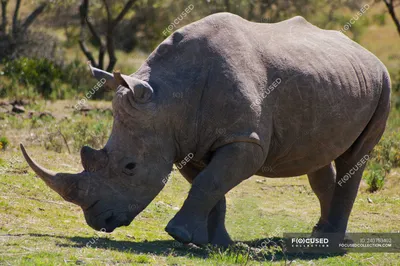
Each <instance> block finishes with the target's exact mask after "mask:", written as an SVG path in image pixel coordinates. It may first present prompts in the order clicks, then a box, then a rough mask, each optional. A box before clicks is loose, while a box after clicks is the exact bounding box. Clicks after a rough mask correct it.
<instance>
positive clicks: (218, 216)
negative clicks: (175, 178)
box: [179, 162, 233, 246]
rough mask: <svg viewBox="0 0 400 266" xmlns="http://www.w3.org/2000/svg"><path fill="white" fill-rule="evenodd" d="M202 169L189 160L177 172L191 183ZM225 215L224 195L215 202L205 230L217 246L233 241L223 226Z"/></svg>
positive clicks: (212, 242)
mask: <svg viewBox="0 0 400 266" xmlns="http://www.w3.org/2000/svg"><path fill="white" fill-rule="evenodd" d="M203 169H204V168H199V167H196V166H194V165H193V164H192V163H190V162H189V163H187V164H186V165H185V166H183V167H181V168H180V169H179V172H180V173H181V174H182V175H183V177H184V178H185V179H186V180H187V181H188V182H189V183H190V184H192V183H193V181H194V179H195V178H196V176H198V175H199V174H200V172H201V171H202V170H203ZM225 215H226V200H225V196H224V197H223V198H222V199H221V200H219V201H218V202H217V204H216V205H215V206H214V208H213V209H212V210H211V212H210V214H209V215H208V221H207V230H208V240H209V243H211V244H214V245H219V246H229V245H230V244H231V243H232V242H233V241H232V239H231V237H230V236H229V234H228V231H227V230H226V227H225Z"/></svg>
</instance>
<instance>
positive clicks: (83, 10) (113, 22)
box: [79, 0, 136, 72]
mask: <svg viewBox="0 0 400 266" xmlns="http://www.w3.org/2000/svg"><path fill="white" fill-rule="evenodd" d="M102 2H103V3H104V7H105V9H106V12H107V30H106V40H105V44H104V42H103V40H102V38H101V36H100V34H99V33H98V32H97V31H96V29H95V27H94V25H93V24H92V23H91V21H90V20H89V19H88V13H89V0H82V3H81V5H80V7H79V12H80V19H81V36H80V40H79V46H80V48H81V50H82V52H83V53H84V54H85V56H86V57H87V58H88V59H89V60H90V62H91V63H92V65H94V66H96V67H98V68H100V69H104V56H105V54H106V52H107V53H108V57H109V62H108V66H107V71H109V72H110V71H112V70H113V68H114V66H115V64H116V63H117V57H116V55H115V45H114V36H113V32H114V29H115V27H116V26H117V25H118V23H119V22H120V21H121V20H122V19H123V18H124V16H125V15H126V14H127V13H128V11H129V9H130V8H131V7H132V6H133V4H134V3H135V2H136V0H129V1H128V2H127V3H126V4H125V6H124V7H123V9H122V10H121V12H120V13H119V14H118V15H117V17H116V18H115V19H113V18H112V14H111V8H110V5H109V2H108V1H107V0H102ZM85 25H88V28H89V31H90V33H91V34H92V35H93V37H94V39H95V40H96V42H98V43H99V44H100V49H99V58H98V64H96V62H95V59H94V57H93V54H92V53H91V52H90V51H89V49H88V47H87V46H86V45H85V39H84V34H83V32H84V28H85Z"/></svg>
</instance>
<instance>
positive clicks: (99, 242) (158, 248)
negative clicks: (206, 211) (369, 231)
mask: <svg viewBox="0 0 400 266" xmlns="http://www.w3.org/2000/svg"><path fill="white" fill-rule="evenodd" d="M29 236H32V237H52V238H58V239H64V240H70V241H72V242H73V243H71V244H65V243H59V244H57V246H59V247H68V248H71V247H72V248H77V249H80V248H84V247H89V248H97V249H108V250H116V251H120V252H131V253H138V254H140V253H142V254H143V253H151V254H153V255H159V256H169V255H173V256H188V255H190V256H196V257H200V258H204V259H206V258H208V257H209V256H210V254H211V253H214V254H215V253H217V254H220V255H221V256H223V255H228V256H231V257H232V256H236V255H237V254H239V253H240V254H242V255H245V256H246V257H248V258H249V260H255V261H292V260H295V259H307V260H311V259H321V258H328V257H335V256H342V255H343V254H327V253H325V254H287V253H285V252H283V251H282V250H280V249H275V248H276V247H278V246H280V244H279V243H283V238H280V237H274V238H268V239H267V238H264V239H256V240H251V241H244V242H236V243H242V244H244V245H241V244H238V245H236V246H234V247H231V248H229V249H220V248H215V247H202V248H200V247H196V246H193V245H183V244H180V243H178V242H176V241H174V240H155V241H146V240H145V241H141V242H134V240H132V241H126V240H112V239H109V238H106V237H100V238H97V239H96V238H93V237H79V236H74V237H67V236H57V235H47V234H29ZM91 243H92V244H91ZM263 243H268V244H263ZM261 247H263V251H262V252H259V250H257V249H258V248H261ZM271 250H272V251H271ZM266 251H267V252H266Z"/></svg>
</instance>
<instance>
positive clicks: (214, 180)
mask: <svg viewBox="0 0 400 266" xmlns="http://www.w3.org/2000/svg"><path fill="white" fill-rule="evenodd" d="M264 160H265V155H264V153H263V150H262V149H261V147H260V146H258V145H257V144H254V143H245V142H236V143H232V144H228V145H225V146H223V147H221V148H219V149H218V150H217V151H216V152H215V153H214V155H213V157H212V159H211V162H210V163H209V164H208V165H207V167H206V168H205V169H204V170H203V171H201V173H200V174H199V175H198V176H197V177H196V179H195V180H194V182H193V184H192V188H191V189H190V192H189V196H188V197H187V199H186V200H185V202H184V204H183V206H182V208H181V209H180V210H179V212H178V213H177V214H176V215H175V217H174V218H173V219H172V220H171V221H170V222H169V223H168V225H167V227H166V228H165V230H166V231H167V232H168V233H169V234H170V235H171V236H172V237H174V238H175V239H176V240H178V241H180V242H183V243H194V244H207V243H208V242H209V237H208V228H207V221H208V215H209V214H210V212H211V211H212V209H213V208H214V206H216V204H217V202H218V201H220V200H221V199H223V198H224V195H225V194H226V193H227V192H228V191H229V190H231V189H232V188H233V187H235V186H236V185H238V184H239V183H240V182H242V181H243V180H245V179H247V178H249V177H250V176H251V175H253V174H254V173H256V171H257V170H258V169H259V168H260V167H261V165H262V164H263V162H264Z"/></svg>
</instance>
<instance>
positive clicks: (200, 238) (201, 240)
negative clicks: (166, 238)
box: [165, 222, 208, 245]
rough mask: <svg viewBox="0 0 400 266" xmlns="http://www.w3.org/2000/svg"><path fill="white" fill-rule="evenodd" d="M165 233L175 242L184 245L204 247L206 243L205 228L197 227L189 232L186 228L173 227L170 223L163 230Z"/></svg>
mask: <svg viewBox="0 0 400 266" xmlns="http://www.w3.org/2000/svg"><path fill="white" fill-rule="evenodd" d="M203 227H204V228H203ZM165 231H166V232H167V233H168V234H169V235H170V236H172V237H173V238H174V239H175V240H177V241H179V242H182V243H184V244H187V243H193V244H196V245H205V244H207V243H208V237H207V230H206V227H205V226H198V227H197V228H196V229H195V230H193V232H190V231H189V230H188V228H187V227H186V226H181V225H174V224H173V222H172V223H171V222H170V223H169V224H168V225H167V227H166V228H165Z"/></svg>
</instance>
